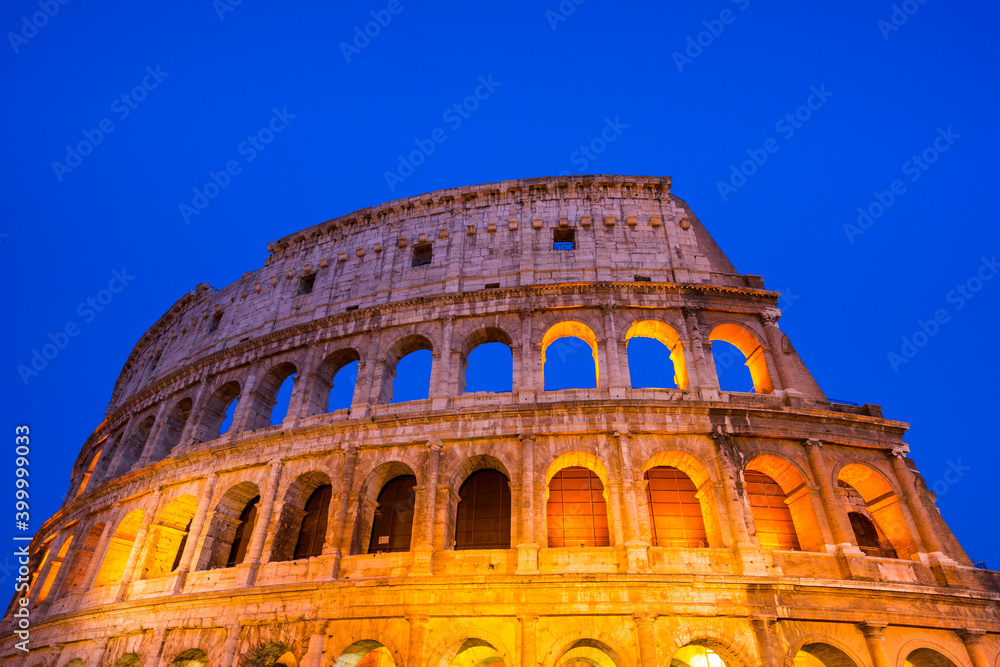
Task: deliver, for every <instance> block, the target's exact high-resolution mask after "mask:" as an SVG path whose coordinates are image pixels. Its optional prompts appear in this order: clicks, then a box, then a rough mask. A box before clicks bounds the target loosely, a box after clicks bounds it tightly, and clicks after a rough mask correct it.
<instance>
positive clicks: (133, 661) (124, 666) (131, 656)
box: [111, 653, 142, 667]
mask: <svg viewBox="0 0 1000 667" xmlns="http://www.w3.org/2000/svg"><path fill="white" fill-rule="evenodd" d="M111 667H142V661H141V660H140V659H139V655H138V654H137V653H126V654H125V655H123V656H121V657H119V658H118V659H117V660H115V661H114V662H113V663H111Z"/></svg>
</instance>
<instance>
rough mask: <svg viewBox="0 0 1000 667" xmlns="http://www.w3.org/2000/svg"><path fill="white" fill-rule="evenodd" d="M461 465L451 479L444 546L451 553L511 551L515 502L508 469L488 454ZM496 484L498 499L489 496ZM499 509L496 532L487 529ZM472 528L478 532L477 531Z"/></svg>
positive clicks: (491, 495)
mask: <svg viewBox="0 0 1000 667" xmlns="http://www.w3.org/2000/svg"><path fill="white" fill-rule="evenodd" d="M460 464H461V465H459V466H454V467H453V468H452V473H451V475H450V477H449V488H450V490H451V493H450V494H448V501H447V502H448V505H447V508H446V510H447V511H446V513H445V522H444V523H445V526H444V530H445V533H444V534H445V544H446V545H447V547H448V548H450V549H496V548H500V549H509V548H510V543H511V539H512V538H513V535H514V514H513V509H514V499H513V494H512V493H511V490H510V473H509V472H508V469H507V466H505V465H504V464H503V462H501V461H500V460H499V459H497V458H495V457H493V456H490V455H488V454H479V455H476V456H470V457H468V458H466V459H465V460H463V461H461V462H460ZM483 471H491V472H494V473H498V474H499V475H500V476H502V478H503V479H502V480H501V479H498V477H497V474H490V475H486V474H478V473H483ZM494 484H497V485H498V487H497V491H498V495H493V494H491V493H490V490H491V486H492V485H494ZM467 485H469V486H467ZM463 494H464V495H463ZM493 502H495V503H496V504H491V503H493ZM497 509H499V512H500V518H499V521H498V522H497V523H496V524H495V529H489V530H487V529H485V528H487V527H488V526H489V524H491V523H492V522H493V520H495V519H496V516H495V512H496V511H497ZM483 521H486V522H487V523H486V524H484V523H482V522H483ZM473 526H477V527H478V529H477V530H475V531H474V530H473ZM493 538H496V540H495V541H494V540H493Z"/></svg>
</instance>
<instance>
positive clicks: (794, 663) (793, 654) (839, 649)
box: [784, 633, 867, 667]
mask: <svg viewBox="0 0 1000 667" xmlns="http://www.w3.org/2000/svg"><path fill="white" fill-rule="evenodd" d="M859 641H860V640H859ZM856 649H860V650H863V651H866V649H864V645H863V644H861V645H860V646H858V647H854V646H850V645H848V644H846V643H844V642H843V641H841V640H840V639H838V638H836V637H833V636H831V635H827V634H821V633H812V634H809V635H806V636H804V637H800V638H799V639H797V640H796V641H795V642H793V643H792V644H791V645H790V646H789V647H788V651H787V652H786V653H785V660H784V667H863V666H864V665H866V664H867V661H866V660H865V659H862V657H861V655H860V654H859V653H858V650H856Z"/></svg>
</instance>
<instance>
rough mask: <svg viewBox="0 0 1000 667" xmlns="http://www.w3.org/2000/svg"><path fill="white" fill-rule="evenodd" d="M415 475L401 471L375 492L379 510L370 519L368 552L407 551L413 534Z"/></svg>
mask: <svg viewBox="0 0 1000 667" xmlns="http://www.w3.org/2000/svg"><path fill="white" fill-rule="evenodd" d="M416 484H417V478H416V477H414V476H413V475H402V476H400V477H396V478H395V479H392V480H390V481H389V483H388V484H386V485H385V486H384V487H382V491H381V492H379V494H378V510H377V511H376V512H375V519H374V521H373V522H372V537H371V541H370V542H369V544H368V553H370V554H372V553H377V552H379V551H409V550H410V538H411V536H412V534H413V508H414V504H415V501H416V492H415V491H414V489H413V487H414V486H416Z"/></svg>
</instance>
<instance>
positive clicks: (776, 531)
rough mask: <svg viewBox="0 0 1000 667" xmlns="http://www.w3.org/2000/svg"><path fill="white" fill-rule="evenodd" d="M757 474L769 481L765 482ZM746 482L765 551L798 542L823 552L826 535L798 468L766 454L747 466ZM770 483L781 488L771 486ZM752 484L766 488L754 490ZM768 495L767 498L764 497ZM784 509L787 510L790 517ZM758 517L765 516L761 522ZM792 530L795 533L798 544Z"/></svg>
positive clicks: (803, 546)
mask: <svg viewBox="0 0 1000 667" xmlns="http://www.w3.org/2000/svg"><path fill="white" fill-rule="evenodd" d="M757 474H760V475H763V476H764V478H765V479H763V480H761V478H760V477H757V476H756V475H757ZM744 479H745V481H746V482H747V490H748V493H750V494H751V497H750V498H749V500H750V505H751V509H752V511H753V516H754V522H755V526H756V531H757V539H758V541H759V542H760V544H761V548H762V549H793V548H795V544H796V543H797V544H798V549H799V550H802V551H814V552H822V551H823V544H824V540H823V532H822V530H820V527H819V521H818V520H817V518H816V510H815V508H814V507H813V503H812V496H811V494H810V492H809V487H808V485H807V484H806V482H805V479H804V478H803V477H802V473H800V472H799V470H798V469H797V468H795V466H793V465H791V464H790V463H789V462H788V461H786V460H785V459H782V458H779V457H777V456H774V455H771V454H762V455H760V456H757V457H756V458H754V459H753V460H752V461H750V462H749V463H748V464H747V466H746V469H745V470H744ZM767 480H770V481H771V482H773V483H774V484H776V485H777V487H778V488H775V487H774V486H769V485H767ZM751 481H757V482H761V483H763V484H764V486H763V487H762V486H760V485H757V486H753V487H751V486H750V483H751ZM760 491H765V492H766V494H762V493H759V492H760ZM779 494H780V495H779ZM764 495H766V498H765V497H761V496H764ZM782 507H784V508H785V509H786V510H787V512H788V514H787V516H786V515H785V512H784V511H782ZM758 516H760V517H761V518H760V520H759V521H758V520H757V517H758ZM774 521H777V523H774ZM789 522H790V525H789ZM789 531H794V537H795V541H794V542H793V541H792V540H791V537H792V533H791V532H789ZM780 535H785V537H780Z"/></svg>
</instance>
